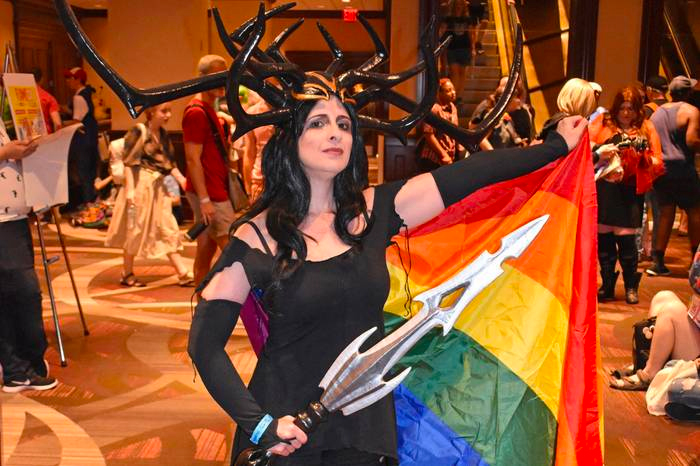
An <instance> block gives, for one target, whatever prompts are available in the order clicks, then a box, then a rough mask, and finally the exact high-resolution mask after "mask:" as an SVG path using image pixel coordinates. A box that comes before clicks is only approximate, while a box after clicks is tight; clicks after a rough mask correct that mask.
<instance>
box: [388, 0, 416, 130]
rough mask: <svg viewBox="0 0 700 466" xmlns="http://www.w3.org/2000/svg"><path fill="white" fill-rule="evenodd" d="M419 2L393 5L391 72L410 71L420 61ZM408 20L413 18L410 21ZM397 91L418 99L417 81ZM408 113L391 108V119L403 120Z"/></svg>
mask: <svg viewBox="0 0 700 466" xmlns="http://www.w3.org/2000/svg"><path fill="white" fill-rule="evenodd" d="M419 3H420V2H419V0H401V1H400V2H397V1H394V2H392V3H391V55H390V56H389V68H390V71H391V72H398V71H402V70H405V69H408V68H410V67H412V66H414V65H415V64H416V62H417V61H418V56H419V52H418V39H419V36H420V33H421V31H419V30H418V11H419V9H418V8H419ZM407 18H411V21H408V20H407ZM395 90H396V91H397V92H399V93H401V94H403V95H405V96H406V97H408V98H410V99H414V100H415V99H416V80H415V79H411V80H409V81H406V82H405V83H402V84H399V85H398V86H396V87H395ZM405 114H406V113H405V112H403V111H401V110H399V109H397V108H396V107H393V106H392V107H390V109H389V117H390V118H392V119H396V118H401V117H402V116H404V115H405Z"/></svg>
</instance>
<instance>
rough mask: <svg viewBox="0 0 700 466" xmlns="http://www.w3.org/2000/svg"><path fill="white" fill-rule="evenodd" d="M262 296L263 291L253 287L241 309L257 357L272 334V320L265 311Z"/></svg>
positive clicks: (242, 318) (242, 319)
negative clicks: (270, 329) (270, 328)
mask: <svg viewBox="0 0 700 466" xmlns="http://www.w3.org/2000/svg"><path fill="white" fill-rule="evenodd" d="M261 296H262V290H260V289H259V288H255V287H253V288H252V289H251V290H250V293H248V297H247V298H246V300H245V302H244V303H243V307H241V321H242V322H243V326H244V327H245V331H246V333H247V334H248V339H249V340H250V345H251V346H252V347H253V351H255V355H256V356H259V355H260V352H261V351H262V349H263V347H264V346H265V342H266V341H267V337H268V336H269V334H270V331H269V327H270V325H269V321H270V318H269V317H268V315H267V313H266V312H265V310H264V309H263V305H262V301H261Z"/></svg>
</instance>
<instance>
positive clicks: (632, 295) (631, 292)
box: [623, 272, 642, 304]
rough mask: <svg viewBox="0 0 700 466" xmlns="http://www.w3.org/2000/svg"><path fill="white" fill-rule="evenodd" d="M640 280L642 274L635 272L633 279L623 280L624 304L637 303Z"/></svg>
mask: <svg viewBox="0 0 700 466" xmlns="http://www.w3.org/2000/svg"><path fill="white" fill-rule="evenodd" d="M623 278H624V277H623ZM641 279H642V272H636V273H635V274H634V277H630V278H629V279H628V280H629V281H628V280H625V302H626V303H627V304H638V303H639V293H638V290H639V281H640V280H641Z"/></svg>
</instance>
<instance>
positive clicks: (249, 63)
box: [54, 0, 522, 147]
mask: <svg viewBox="0 0 700 466" xmlns="http://www.w3.org/2000/svg"><path fill="white" fill-rule="evenodd" d="M54 4H55V7H56V10H57V12H58V15H59V17H60V18H61V21H62V22H63V25H64V27H65V28H66V31H67V32H68V35H69V36H70V38H71V40H72V41H73V43H74V44H75V46H76V47H77V48H78V50H79V51H80V53H81V54H82V55H83V57H84V58H85V59H86V60H87V61H88V63H90V65H91V66H92V67H93V68H94V69H95V71H96V72H97V74H98V75H99V76H100V77H101V78H102V79H103V80H104V81H105V82H106V83H107V85H109V87H110V88H111V89H112V90H113V91H114V92H115V94H116V95H117V96H118V97H119V99H120V100H121V101H122V102H123V103H124V105H125V106H126V108H127V110H128V111H129V114H130V115H131V116H132V117H133V118H136V117H137V116H138V115H139V114H141V112H143V111H144V110H145V109H146V108H148V107H152V106H155V105H158V104H161V103H164V102H167V101H170V100H174V99H178V98H181V97H185V96H188V95H192V94H196V93H198V92H202V91H206V90H210V89H215V88H217V87H222V86H224V85H225V86H226V89H227V93H226V99H227V103H228V107H229V111H230V112H231V114H232V116H233V118H234V119H235V120H236V131H235V133H234V135H233V138H234V139H236V138H238V137H240V136H243V135H244V134H245V133H247V132H248V131H250V130H252V129H254V128H257V127H260V126H266V125H276V124H279V123H282V122H284V121H287V120H289V119H291V117H292V115H293V112H294V109H295V107H296V105H297V104H298V103H299V102H300V101H304V100H318V99H329V98H330V97H331V96H332V95H335V96H337V97H338V98H340V99H341V100H342V101H343V102H347V103H350V104H352V105H354V107H355V109H356V110H357V111H358V113H359V111H360V110H362V109H363V108H364V107H366V106H367V105H368V104H370V103H371V102H373V101H378V100H384V101H386V102H388V103H389V104H391V105H394V106H396V107H398V108H400V109H402V110H404V111H405V112H407V113H408V115H406V116H404V117H403V118H400V119H397V120H381V119H379V118H375V117H371V116H367V115H358V119H359V123H360V127H361V128H367V129H374V130H377V131H381V132H383V133H388V134H391V135H394V136H396V137H398V138H399V139H401V140H402V141H404V142H405V138H406V134H407V133H408V132H409V131H410V130H411V129H412V128H413V127H414V126H415V125H416V124H417V123H418V122H419V121H421V120H423V119H425V121H426V122H427V123H428V124H430V125H432V126H433V127H435V128H436V129H438V130H440V131H443V132H445V133H447V134H448V135H450V136H452V137H454V138H455V139H456V140H457V141H458V142H460V143H461V144H463V145H465V146H467V147H473V146H475V145H477V144H478V143H479V142H480V141H481V139H483V137H484V136H485V135H486V134H488V132H489V131H490V130H491V129H492V128H493V126H494V125H495V124H496V123H498V121H499V120H500V118H501V116H502V115H503V113H504V112H505V109H506V107H507V105H508V101H509V100H510V98H511V97H512V96H513V94H514V93H515V88H516V84H517V81H518V78H519V73H520V68H521V65H522V33H521V30H520V26H518V31H517V35H516V37H517V39H516V47H515V57H514V59H513V64H512V66H511V70H510V74H509V79H508V84H507V85H506V88H505V92H504V93H503V95H502V96H501V98H500V99H499V101H498V102H497V103H496V106H495V107H494V109H493V110H492V111H491V112H490V113H489V115H487V117H486V118H485V119H484V120H483V121H482V122H481V123H480V124H479V125H478V126H477V127H476V128H474V129H464V128H461V127H459V126H456V125H453V124H452V123H450V122H448V121H446V120H443V119H442V118H440V117H438V116H437V115H435V114H433V113H432V112H431V111H430V110H431V108H432V105H433V103H434V102H435V98H436V96H437V90H438V72H437V65H436V57H438V56H439V55H440V53H442V51H443V50H444V49H445V47H446V46H447V44H448V42H449V39H447V40H446V41H444V42H442V43H441V44H440V45H439V46H437V47H436V46H435V18H434V17H433V18H432V19H431V21H430V22H429V24H428V27H427V28H426V30H425V31H424V32H423V35H422V37H421V40H420V53H421V56H422V60H421V61H420V62H419V63H418V64H416V65H415V66H414V67H412V68H410V69H407V70H405V71H402V72H401V73H379V72H377V71H375V70H376V69H377V68H378V67H379V66H380V65H382V64H383V63H385V62H386V60H387V59H388V53H387V50H386V48H385V47H384V44H383V43H382V41H381V39H380V38H379V36H378V35H377V33H376V31H375V30H374V29H373V28H372V26H371V25H370V24H369V22H368V21H367V20H366V19H365V18H363V17H362V15H358V19H359V21H360V23H361V24H362V26H363V27H364V29H365V30H366V31H367V33H368V34H369V36H370V38H371V39H372V42H373V44H374V47H375V53H374V55H373V56H372V57H371V58H370V59H368V60H367V61H366V62H364V63H363V64H362V65H360V66H359V67H358V68H355V69H350V70H348V71H345V72H342V73H339V70H340V69H341V67H342V65H343V52H342V50H341V49H340V48H339V47H338V46H337V45H336V43H335V40H334V39H333V38H332V37H331V35H330V34H329V33H328V31H327V30H326V29H325V28H324V27H323V26H322V25H321V24H320V23H317V26H318V29H319V31H320V32H321V34H322V35H323V38H324V39H325V41H326V43H327V44H328V47H329V49H330V51H331V53H332V55H333V60H332V61H331V63H330V65H328V67H327V68H326V69H325V70H324V71H313V72H304V71H303V70H302V69H301V68H300V67H299V66H298V65H296V64H295V63H292V62H290V61H289V60H287V58H286V57H285V56H284V55H283V54H282V52H281V51H280V47H281V46H282V44H283V43H284V41H285V40H286V39H287V38H288V37H289V36H290V35H291V34H292V33H293V32H294V31H295V30H296V29H298V28H299V26H301V24H302V23H303V22H304V20H303V19H299V20H298V21H297V22H296V23H294V24H293V25H291V26H290V27H288V28H287V29H285V30H284V31H282V32H281V33H280V34H279V35H278V36H277V37H276V38H275V39H274V40H273V41H272V43H271V44H270V45H269V46H268V47H267V48H266V49H265V50H264V51H263V50H261V49H260V48H259V47H258V45H259V44H260V40H261V39H262V37H263V35H264V33H265V22H266V20H267V19H269V18H270V17H272V16H274V15H276V14H279V13H280V12H283V11H286V10H289V9H290V8H292V7H294V6H295V4H294V3H288V4H284V5H280V6H278V7H275V8H272V9H271V10H269V11H265V8H264V5H263V4H262V3H261V4H260V7H259V10H258V15H257V16H256V17H255V18H251V19H249V20H248V21H246V22H244V23H243V24H242V25H241V26H239V27H238V29H236V30H235V31H233V33H231V34H229V33H228V31H227V30H226V28H225V26H224V24H223V22H222V20H221V16H220V15H219V12H218V10H217V9H216V8H214V9H213V10H212V13H213V17H214V21H215V22H216V28H217V31H218V34H219V37H220V39H221V41H222V43H223V44H224V46H225V48H226V50H227V52H228V53H229V54H230V55H231V57H232V58H233V64H232V65H231V67H230V68H229V70H228V71H221V72H219V73H213V74H210V75H206V76H200V77H197V78H195V79H190V80H187V81H181V82H178V83H174V84H168V85H165V86H159V87H154V88H150V89H138V88H136V87H134V86H132V85H131V84H129V83H128V82H127V81H126V80H124V79H123V78H122V77H121V76H120V75H119V74H118V73H117V72H116V71H115V70H114V69H113V68H112V67H111V66H110V65H109V64H108V63H107V62H106V61H105V60H104V58H103V57H102V56H101V55H100V54H99V53H98V52H97V50H96V49H95V47H94V45H93V44H92V43H91V42H90V40H89V39H88V37H87V35H86V34H85V32H84V31H83V30H82V29H81V27H80V25H79V24H78V21H77V19H76V17H75V15H74V13H73V11H72V9H71V8H70V6H69V5H68V3H67V0H54ZM420 73H424V74H425V81H424V82H425V86H424V94H423V98H422V99H421V100H420V102H418V103H416V102H414V101H412V100H411V99H408V98H406V97H404V96H403V95H401V94H399V93H397V92H396V91H394V90H393V87H394V86H396V85H397V84H399V83H402V82H404V81H406V80H408V79H410V78H412V77H414V76H416V75H418V74H420ZM272 77H274V78H277V80H278V82H279V87H277V86H274V85H272V84H270V83H269V82H267V81H266V80H267V79H268V78H272ZM358 84H360V85H361V89H360V90H357V92H355V89H356V85H358ZM240 85H243V86H246V87H248V88H249V89H252V90H253V91H255V92H257V93H258V94H260V96H261V97H262V98H263V99H265V100H266V101H267V102H268V103H269V104H270V106H271V107H272V110H270V111H268V112H265V113H261V114H256V115H251V114H248V113H247V112H246V111H245V110H244V109H243V108H242V106H241V104H240V101H239V99H238V87H239V86H240Z"/></svg>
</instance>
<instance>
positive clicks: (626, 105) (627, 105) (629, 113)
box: [617, 102, 637, 128]
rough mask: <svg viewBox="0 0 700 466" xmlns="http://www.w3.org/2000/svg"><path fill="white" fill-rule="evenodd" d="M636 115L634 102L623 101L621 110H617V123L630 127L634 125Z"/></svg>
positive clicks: (623, 126) (622, 126)
mask: <svg viewBox="0 0 700 466" xmlns="http://www.w3.org/2000/svg"><path fill="white" fill-rule="evenodd" d="M636 116H637V112H635V111H634V107H632V102H622V105H620V110H619V111H618V112H617V123H618V124H619V125H620V127H621V128H629V127H631V126H632V122H634V119H635V117H636Z"/></svg>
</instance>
